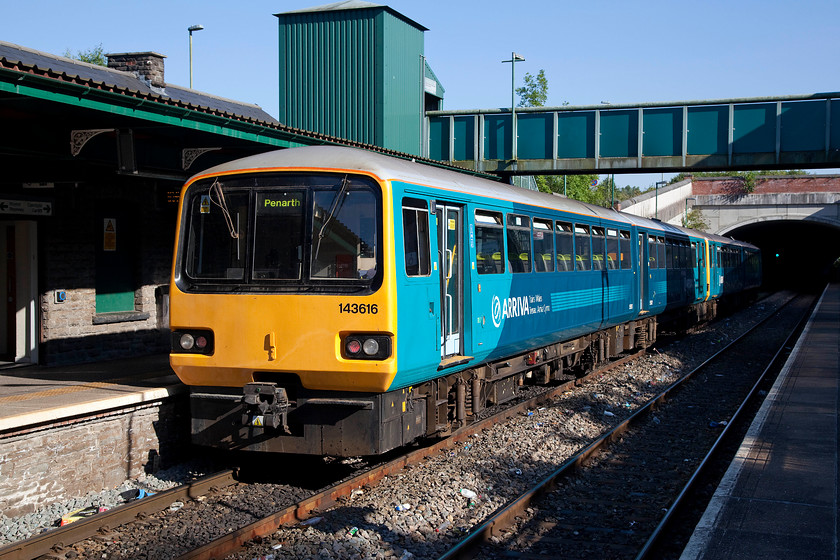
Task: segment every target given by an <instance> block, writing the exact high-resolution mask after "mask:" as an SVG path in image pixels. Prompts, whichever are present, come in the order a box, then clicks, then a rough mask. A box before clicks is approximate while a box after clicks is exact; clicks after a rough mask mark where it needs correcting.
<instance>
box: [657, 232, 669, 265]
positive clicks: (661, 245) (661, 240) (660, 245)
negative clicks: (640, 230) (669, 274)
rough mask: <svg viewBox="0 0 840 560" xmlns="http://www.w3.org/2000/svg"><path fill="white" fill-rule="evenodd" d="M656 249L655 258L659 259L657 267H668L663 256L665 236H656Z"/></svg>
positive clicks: (666, 260)
mask: <svg viewBox="0 0 840 560" xmlns="http://www.w3.org/2000/svg"><path fill="white" fill-rule="evenodd" d="M656 251H657V253H658V255H657V260H658V261H659V268H666V269H667V268H668V259H667V257H666V256H665V238H664V237H657V238H656Z"/></svg>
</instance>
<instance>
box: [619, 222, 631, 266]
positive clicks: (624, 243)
mask: <svg viewBox="0 0 840 560" xmlns="http://www.w3.org/2000/svg"><path fill="white" fill-rule="evenodd" d="M618 235H619V239H618V241H619V243H620V244H621V269H622V270H626V269H629V268H632V263H631V259H630V232H629V231H624V230H621V231H619V232H618Z"/></svg>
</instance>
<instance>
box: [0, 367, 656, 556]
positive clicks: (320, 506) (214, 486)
mask: <svg viewBox="0 0 840 560" xmlns="http://www.w3.org/2000/svg"><path fill="white" fill-rule="evenodd" d="M641 355H644V351H642V352H637V353H634V354H632V355H628V356H625V357H623V358H621V359H620V360H616V361H614V362H611V363H609V364H607V365H606V366H604V367H602V368H600V369H598V370H596V371H593V372H591V373H590V374H588V375H586V376H584V377H581V378H579V379H575V380H570V381H567V382H565V383H562V384H560V385H558V386H554V387H551V388H549V389H547V390H545V391H543V392H541V393H540V394H537V395H536V396H533V397H531V398H527V399H524V400H522V399H518V400H519V401H520V402H518V403H517V404H514V405H512V406H505V407H503V408H504V410H502V411H501V412H498V413H496V414H494V415H492V416H489V417H487V418H484V419H482V420H480V421H477V422H475V423H473V424H471V425H469V426H467V427H464V428H462V429H459V430H458V431H457V432H456V433H454V434H453V435H452V436H451V437H449V438H447V439H444V440H441V441H439V442H437V443H436V444H434V445H430V446H427V447H423V448H420V449H417V450H415V451H412V452H409V453H407V454H403V455H402V456H400V457H398V458H397V459H395V460H391V461H387V462H385V463H382V464H380V465H376V466H373V467H370V468H366V469H364V470H363V472H362V473H361V474H359V475H357V476H353V477H351V478H349V479H346V480H343V481H341V482H339V483H338V484H335V485H332V486H331V487H329V488H327V489H325V490H321V491H319V492H315V493H311V495H309V496H308V497H306V498H305V499H303V500H300V501H296V502H294V503H293V504H292V505H290V506H288V507H285V508H282V509H280V510H279V511H277V512H275V513H273V514H271V515H268V516H266V517H264V518H261V519H258V520H257V521H255V522H253V523H249V524H246V525H245V526H243V527H240V528H238V529H235V530H230V531H228V532H226V533H225V534H224V535H223V536H221V537H220V538H218V539H215V540H213V539H207V540H210V542H208V543H207V544H203V546H198V547H197V548H195V549H194V550H191V551H189V552H186V553H184V554H173V556H172V557H176V556H177V557H179V558H182V559H185V560H186V559H191V560H198V559H213V558H221V557H223V556H224V555H225V554H227V553H228V552H232V551H235V550H238V549H239V548H241V547H242V545H243V544H244V543H246V542H250V541H253V540H254V539H257V540H259V539H260V538H261V537H263V536H264V535H266V534H269V533H270V532H272V531H273V530H275V529H276V528H277V527H278V526H281V525H286V524H294V523H297V522H299V521H301V520H306V519H308V518H310V517H312V516H313V515H317V514H318V513H319V512H320V511H323V510H325V509H328V508H330V507H334V506H336V505H339V504H341V503H342V501H344V500H345V499H346V498H347V497H348V496H350V495H351V494H352V493H353V491H354V490H356V489H358V488H361V487H370V486H371V485H374V484H376V483H377V482H378V481H380V480H382V479H383V478H385V477H388V476H391V475H393V474H395V473H398V472H400V471H401V470H403V469H405V468H406V467H407V466H410V465H414V464H416V463H418V462H420V461H423V460H424V459H426V458H427V457H429V456H432V455H435V454H439V453H441V452H443V451H444V450H446V449H448V448H450V447H453V446H456V445H458V444H459V443H461V442H463V441H465V440H468V439H469V438H470V437H471V436H473V435H474V434H476V433H478V432H480V431H481V430H484V429H487V428H488V427H489V426H492V425H494V424H499V423H502V422H504V421H506V420H507V419H509V418H511V417H514V416H517V415H520V414H523V413H525V412H526V411H528V410H530V409H534V408H536V407H538V406H540V405H541V404H543V403H545V402H548V401H551V400H552V399H554V398H555V397H556V396H557V395H559V394H561V393H563V392H565V391H568V390H570V389H571V388H573V387H574V386H576V385H581V384H585V383H586V382H587V380H588V379H592V378H595V377H598V376H601V375H603V374H605V373H606V372H608V371H609V370H610V369H612V368H616V367H619V366H621V365H623V364H625V363H628V362H631V361H632V360H634V359H637V358H638V357H639V356H641ZM237 481H238V477H237V472H236V471H235V470H231V469H229V470H225V471H222V472H219V473H215V474H211V475H208V476H205V477H202V478H201V479H199V480H197V481H195V482H193V483H190V484H186V485H183V486H179V487H177V488H173V489H171V490H167V491H165V492H160V493H157V494H153V495H150V496H148V497H146V498H144V499H142V500H138V501H136V502H132V503H129V504H125V505H123V506H119V507H117V508H114V509H111V510H109V511H107V512H103V513H100V514H97V515H96V516H93V517H90V518H88V519H85V520H82V521H77V522H75V523H72V524H70V525H67V526H65V527H61V528H58V529H55V530H51V531H48V532H45V533H43V534H41V535H38V536H36V537H33V538H30V539H27V540H23V541H20V542H17V543H13V544H11V545H8V546H5V547H2V548H0V560H29V559H32V558H39V557H42V556H45V557H46V558H56V559H64V558H67V556H65V553H66V552H67V551H68V550H70V545H73V544H75V543H79V542H81V541H84V540H86V539H92V540H94V541H99V542H118V540H119V538H120V534H119V532H118V531H115V529H116V528H118V527H121V526H123V525H127V524H140V525H145V524H146V523H147V519H148V518H149V517H150V516H152V515H154V514H156V513H158V512H163V511H166V510H167V509H169V508H170V506H171V505H172V504H173V503H181V504H183V503H184V502H189V501H191V500H200V501H203V500H205V499H206V498H207V496H209V495H213V494H218V493H219V492H220V491H223V490H224V489H225V488H228V487H230V486H232V485H235V484H237ZM173 511H174V509H173ZM70 557H76V554H73V553H71V555H70ZM126 558H127V557H126Z"/></svg>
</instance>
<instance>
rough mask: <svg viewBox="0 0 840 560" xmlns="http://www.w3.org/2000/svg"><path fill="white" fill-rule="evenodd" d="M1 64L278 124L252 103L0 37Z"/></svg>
mask: <svg viewBox="0 0 840 560" xmlns="http://www.w3.org/2000/svg"><path fill="white" fill-rule="evenodd" d="M159 56H163V55H159ZM0 66H6V67H8V66H23V67H26V68H29V69H33V70H40V71H41V72H43V73H46V74H50V75H53V76H52V77H55V78H58V79H64V80H67V81H73V82H79V81H82V82H85V83H86V85H89V86H91V87H97V88H99V89H111V90H113V89H116V90H122V91H123V92H125V93H129V94H138V95H149V96H156V97H160V98H163V99H168V100H170V101H171V102H175V103H177V104H183V105H185V106H187V107H190V108H205V109H208V110H209V111H210V112H218V113H222V114H226V115H235V116H240V117H244V118H245V119H248V120H254V121H260V122H264V123H273V124H279V121H277V119H275V118H274V117H272V116H271V115H269V114H268V113H267V112H265V111H264V110H263V109H262V108H261V107H260V106H259V105H254V104H253V103H243V102H241V101H234V100H231V99H225V98H224V97H217V96H215V95H210V94H208V93H203V92H200V91H197V90H194V89H189V88H185V87H182V86H176V85H174V84H166V86H165V87H164V88H154V87H152V86H150V85H149V84H148V83H147V82H145V81H144V80H142V79H140V78H138V77H137V76H135V75H134V73H132V72H123V71H120V70H114V69H112V68H107V67H105V66H99V65H97V64H89V63H87V62H81V61H78V60H73V59H71V58H66V57H63V56H57V55H54V54H49V53H45V52H41V51H36V50H33V49H30V48H27V47H22V46H20V45H15V44H13V43H6V42H3V41H0ZM36 73H37V72H36Z"/></svg>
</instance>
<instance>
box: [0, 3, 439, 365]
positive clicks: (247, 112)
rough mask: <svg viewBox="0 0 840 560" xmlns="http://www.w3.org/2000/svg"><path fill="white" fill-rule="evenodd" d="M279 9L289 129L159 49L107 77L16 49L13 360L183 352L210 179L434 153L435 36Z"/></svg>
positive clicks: (4, 117) (5, 240) (129, 56)
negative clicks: (175, 283) (189, 212)
mask: <svg viewBox="0 0 840 560" xmlns="http://www.w3.org/2000/svg"><path fill="white" fill-rule="evenodd" d="M275 15H276V17H277V18H278V25H279V35H280V39H281V40H280V53H279V60H280V62H279V64H280V69H281V71H280V76H281V78H280V111H281V117H280V119H279V120H278V119H275V118H274V117H272V116H271V115H269V114H268V113H267V112H265V111H264V110H263V109H262V108H260V107H258V106H256V105H252V104H248V103H242V102H238V101H234V100H230V99H223V98H220V97H217V96H213V95H211V94H207V93H202V92H198V91H195V90H192V89H189V88H184V87H180V86H176V85H173V84H171V83H168V82H167V81H166V79H165V64H164V63H165V58H166V57H165V56H164V55H162V54H159V53H155V52H142V53H114V54H109V55H108V67H102V66H96V65H91V64H87V63H84V62H79V61H76V60H71V59H68V58H64V57H61V56H55V55H52V54H47V53H43V52H38V51H34V50H32V49H29V48H26V47H24V46H19V45H14V44H10V43H4V42H0V130H2V132H3V133H2V134H0V168H1V169H2V170H3V171H2V173H0V247H3V249H4V252H5V255H6V257H5V258H4V259H0V296H2V297H0V365H2V364H42V365H63V364H71V363H80V362H88V361H96V360H107V359H114V358H125V357H132V356H140V355H146V354H152V353H165V352H168V349H169V325H168V282H169V274H170V267H171V262H172V249H173V244H174V233H175V223H176V213H177V198H178V193H179V191H180V187H181V185H182V184H183V183H184V181H185V180H186V179H187V178H188V177H190V176H191V175H193V174H195V173H197V172H200V171H201V170H202V169H206V168H208V167H211V166H213V165H216V164H219V163H222V162H225V161H230V160H232V159H236V158H239V157H244V156H248V155H252V154H255V153H260V152H264V151H268V150H273V149H278V148H286V147H291V146H297V145H309V144H323V143H333V144H350V145H358V146H364V147H369V148H374V147H379V148H378V149H380V150H382V151H385V152H386V153H392V154H394V155H407V154H408V155H412V156H416V155H419V154H420V153H421V151H422V150H421V148H422V138H423V137H424V134H423V126H424V125H423V123H424V111H425V110H426V109H429V108H434V109H438V108H440V103H441V100H442V96H443V88H442V87H441V86H440V83H439V82H438V81H437V79H436V78H435V77H434V74H433V73H432V71H431V68H430V67H429V66H428V64H427V63H426V61H425V58H424V57H423V33H424V31H425V28H424V27H423V26H421V25H419V24H417V23H416V22H414V21H412V20H410V19H408V18H406V17H405V16H403V15H402V14H399V13H398V12H396V11H394V10H392V9H391V8H389V7H387V6H382V5H377V4H372V3H369V2H362V1H358V0H350V1H348V2H338V3H336V4H330V5H327V6H322V7H319V8H310V9H308V10H303V11H297V12H289V13H285V14H275ZM267 16H269V15H268V14H267ZM269 17H270V16H269ZM312 41H314V43H312ZM313 53H315V54H313ZM325 72H326V73H327V74H325ZM318 76H321V78H318ZM325 76H326V77H325ZM319 80H320V81H319Z"/></svg>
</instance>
